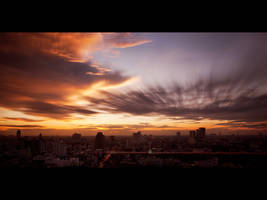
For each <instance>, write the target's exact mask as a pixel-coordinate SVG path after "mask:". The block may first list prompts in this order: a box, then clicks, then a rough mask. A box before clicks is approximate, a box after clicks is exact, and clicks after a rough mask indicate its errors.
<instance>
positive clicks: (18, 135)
mask: <svg viewBox="0 0 267 200" xmlns="http://www.w3.org/2000/svg"><path fill="white" fill-rule="evenodd" d="M20 138H21V131H20V130H17V139H20Z"/></svg>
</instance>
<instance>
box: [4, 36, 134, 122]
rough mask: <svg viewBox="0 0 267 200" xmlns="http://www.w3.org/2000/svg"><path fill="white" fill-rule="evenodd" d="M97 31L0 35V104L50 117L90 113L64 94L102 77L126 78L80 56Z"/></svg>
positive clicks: (111, 82) (94, 46) (109, 82)
mask: <svg viewBox="0 0 267 200" xmlns="http://www.w3.org/2000/svg"><path fill="white" fill-rule="evenodd" d="M101 38H102V35H101V34H100V35H99V34H93V33H90V34H83V33H77V34H76V33H75V34H74V33H73V34H67V33H3V34H1V37H0V68H1V70H0V107H4V108H8V109H11V110H17V111H21V112H23V113H27V114H31V115H37V116H45V117H51V118H57V119H59V118H67V117H70V116H71V115H72V114H74V113H78V114H83V115H92V114H95V113H96V112H95V111H92V110H89V109H88V108H86V107H82V106H77V105H73V103H74V104H75V102H70V101H69V97H70V96H72V95H75V94H80V92H81V91H83V90H88V89H90V88H91V87H92V86H93V85H94V84H96V83H98V82H101V81H105V84H106V85H117V84H122V83H123V82H125V81H127V80H128V79H130V78H131V77H128V76H124V75H123V74H122V73H121V72H119V71H112V70H111V69H109V68H108V67H105V66H102V65H100V64H96V63H95V62H93V61H92V60H90V59H89V60H86V61H85V62H81V61H75V59H76V60H77V59H80V58H82V55H80V54H79V52H80V50H81V49H83V48H87V50H88V51H94V50H95V49H97V48H98V47H97V44H98V43H99V42H100V41H101Z"/></svg>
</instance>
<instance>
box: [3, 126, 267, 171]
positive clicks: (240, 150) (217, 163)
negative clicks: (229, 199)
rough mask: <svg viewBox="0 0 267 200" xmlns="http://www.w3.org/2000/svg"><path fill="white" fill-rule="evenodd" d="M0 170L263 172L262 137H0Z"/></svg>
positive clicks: (266, 143)
mask: <svg viewBox="0 0 267 200" xmlns="http://www.w3.org/2000/svg"><path fill="white" fill-rule="evenodd" d="M0 140H1V143H0V144H1V145H0V151H1V154H0V168H17V167H20V168H141V167H142V168H151V167H153V168H265V167H267V153H266V152H267V136H266V135H263V134H259V135H246V136H244V135H241V136H239V135H216V134H210V135H207V134H206V129H205V128H203V127H201V128H199V129H197V130H192V131H190V133H189V135H181V133H180V132H177V133H176V134H175V135H172V136H170V135H169V136H164V135H163V136H153V135H143V134H142V133H141V132H140V131H139V132H136V133H133V134H132V136H113V135H111V136H105V135H104V134H103V132H98V133H97V134H96V136H82V135H81V134H79V133H74V134H73V135H72V136H65V137H55V136H52V137H51V136H43V135H42V134H40V135H39V136H35V137H34V136H30V137H29V136H23V132H21V130H17V132H16V136H1V137H0Z"/></svg>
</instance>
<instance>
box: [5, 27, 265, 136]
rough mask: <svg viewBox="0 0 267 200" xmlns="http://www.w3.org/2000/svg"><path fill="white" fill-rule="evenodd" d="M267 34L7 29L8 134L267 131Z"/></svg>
mask: <svg viewBox="0 0 267 200" xmlns="http://www.w3.org/2000/svg"><path fill="white" fill-rule="evenodd" d="M266 64H267V34H266V33H157V32H156V33H145V32H144V33H1V34H0V66H1V71H0V134H3V135H6V134H7V135H8V134H13V135H15V134H16V131H17V130H18V129H20V130H21V131H22V133H23V134H24V135H39V134H40V133H42V134H43V135H52V136H53V135H72V134H73V133H75V132H79V133H81V134H82V135H83V136H86V135H88V136H90V135H92V136H95V135H96V133H97V132H99V131H101V132H104V133H105V135H132V133H133V132H137V131H142V133H144V134H152V135H170V134H173V135H174V134H176V132H177V131H179V132H181V133H182V134H188V132H189V131H190V130H195V129H197V128H199V127H205V128H206V129H207V133H208V134H209V133H210V134H211V133H216V134H218V133H222V134H233V133H234V134H258V133H266V130H267V116H266V113H267V78H266V75H267V67H266Z"/></svg>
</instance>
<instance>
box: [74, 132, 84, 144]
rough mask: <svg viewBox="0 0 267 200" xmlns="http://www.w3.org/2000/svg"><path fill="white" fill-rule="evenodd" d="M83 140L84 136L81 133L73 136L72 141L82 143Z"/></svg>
mask: <svg viewBox="0 0 267 200" xmlns="http://www.w3.org/2000/svg"><path fill="white" fill-rule="evenodd" d="M81 139H82V135H81V134H79V133H74V134H73V135H72V141H73V142H81Z"/></svg>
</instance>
